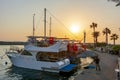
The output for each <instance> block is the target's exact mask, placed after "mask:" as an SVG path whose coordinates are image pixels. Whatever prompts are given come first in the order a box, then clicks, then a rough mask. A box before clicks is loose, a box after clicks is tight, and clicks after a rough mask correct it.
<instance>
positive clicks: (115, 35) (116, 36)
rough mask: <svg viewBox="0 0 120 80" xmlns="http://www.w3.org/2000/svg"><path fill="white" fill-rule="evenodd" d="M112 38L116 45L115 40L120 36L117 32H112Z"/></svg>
mask: <svg viewBox="0 0 120 80" xmlns="http://www.w3.org/2000/svg"><path fill="white" fill-rule="evenodd" d="M110 37H111V40H113V44H114V45H115V40H117V39H118V38H119V37H118V35H117V34H112V35H111V36H110Z"/></svg>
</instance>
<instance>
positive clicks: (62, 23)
mask: <svg viewBox="0 0 120 80" xmlns="http://www.w3.org/2000/svg"><path fill="white" fill-rule="evenodd" d="M47 11H48V13H49V14H50V15H51V16H52V17H53V18H54V19H56V20H57V21H58V22H59V23H60V24H61V25H63V26H64V28H65V29H66V30H68V32H69V33H70V34H72V36H74V37H75V38H77V39H78V37H77V36H75V35H74V34H73V33H72V32H71V31H70V30H69V29H68V28H67V27H66V26H65V24H64V23H63V22H61V21H60V20H59V19H58V18H57V17H55V16H54V15H53V14H52V13H51V12H50V11H49V10H47Z"/></svg>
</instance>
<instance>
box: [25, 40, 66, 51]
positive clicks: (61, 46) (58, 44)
mask: <svg viewBox="0 0 120 80" xmlns="http://www.w3.org/2000/svg"><path fill="white" fill-rule="evenodd" d="M67 44H68V43H67V42H66V43H62V42H61V41H59V42H56V44H54V45H52V46H49V47H38V46H34V45H27V46H25V50H27V51H33V52H60V51H67Z"/></svg>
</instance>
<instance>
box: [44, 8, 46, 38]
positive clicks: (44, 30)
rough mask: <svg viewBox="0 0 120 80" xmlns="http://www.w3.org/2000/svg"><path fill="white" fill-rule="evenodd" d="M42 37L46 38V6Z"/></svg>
mask: <svg viewBox="0 0 120 80" xmlns="http://www.w3.org/2000/svg"><path fill="white" fill-rule="evenodd" d="M44 37H45V38H46V8H44Z"/></svg>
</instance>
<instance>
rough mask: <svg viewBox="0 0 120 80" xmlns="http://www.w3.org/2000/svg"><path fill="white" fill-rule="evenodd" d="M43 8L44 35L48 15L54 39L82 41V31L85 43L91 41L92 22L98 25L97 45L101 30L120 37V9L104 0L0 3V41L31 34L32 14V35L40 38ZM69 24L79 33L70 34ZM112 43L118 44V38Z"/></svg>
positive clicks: (10, 0)
mask: <svg viewBox="0 0 120 80" xmlns="http://www.w3.org/2000/svg"><path fill="white" fill-rule="evenodd" d="M44 8H47V10H48V13H47V35H48V36H49V17H50V16H51V17H52V36H55V37H68V38H70V39H77V40H83V32H84V31H86V34H87V35H86V42H93V37H92V35H91V34H92V32H93V30H92V29H91V28H90V25H91V24H92V22H95V23H97V24H98V27H97V28H96V31H99V32H100V37H98V42H105V36H103V33H102V30H103V29H104V28H105V27H108V28H109V29H111V31H112V33H116V34H118V35H119V34H120V30H119V28H120V15H119V14H120V7H115V4H114V3H112V2H108V1H107V0H0V11H1V15H0V28H1V29H0V41H26V40H27V38H26V36H29V35H32V27H33V19H32V18H33V14H34V13H35V14H36V15H35V30H36V31H35V35H37V36H38V35H39V36H42V35H44V32H43V31H44V28H43V27H44V22H43V20H44V15H43V13H44ZM51 14H52V15H51ZM56 19H58V20H59V21H58V20H56ZM72 25H77V26H78V27H79V28H78V29H79V30H78V31H76V32H73V31H71V26H72ZM119 37H120V35H119ZM112 42H113V41H111V40H109V43H112ZM116 43H118V44H119V43H120V38H119V39H118V40H117V41H116Z"/></svg>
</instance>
